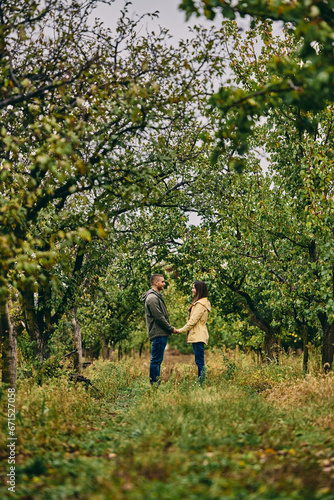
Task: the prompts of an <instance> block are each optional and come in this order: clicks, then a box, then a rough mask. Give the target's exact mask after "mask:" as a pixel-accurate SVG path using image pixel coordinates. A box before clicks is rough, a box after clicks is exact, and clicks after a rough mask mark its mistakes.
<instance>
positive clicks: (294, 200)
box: [178, 25, 334, 367]
mask: <svg viewBox="0 0 334 500" xmlns="http://www.w3.org/2000/svg"><path fill="white" fill-rule="evenodd" d="M230 27H231V28H230V29H233V25H230ZM234 29H236V27H234ZM261 34H262V36H264V37H265V41H266V43H265V44H264V49H263V50H262V51H261V55H260V56H256V55H255V54H254V51H253V50H252V46H254V43H255V42H256V37H257V36H258V35H261ZM234 39H235V43H236V45H237V46H239V47H242V50H240V51H239V53H238V52H237V51H236V50H231V68H233V69H234V72H235V77H236V81H237V82H238V84H239V85H241V86H246V87H247V86H248V85H249V82H252V80H253V79H254V80H255V79H257V80H259V81H263V80H265V79H266V78H267V77H268V75H269V73H268V71H267V67H268V64H270V59H271V54H273V53H276V52H278V51H279V52H285V53H288V54H289V56H290V57H291V58H293V57H296V54H295V53H294V39H293V38H290V37H287V39H286V40H285V41H283V40H281V39H278V40H274V39H273V38H272V37H271V36H270V32H269V33H268V26H264V27H258V31H256V30H252V31H251V32H250V33H247V34H246V36H245V37H243V40H242V41H241V40H240V35H238V32H237V31H235V37H234ZM250 84H251V83H250ZM301 113H302V110H301V109H299V108H296V107H294V106H284V107H281V109H280V110H279V111H277V110H271V112H270V113H268V119H267V121H266V122H265V123H264V124H263V125H259V124H258V126H257V130H256V132H254V133H256V136H255V138H254V140H253V141H250V145H251V146H252V148H253V149H254V150H255V145H261V146H262V147H263V149H264V151H265V152H266V153H267V155H268V162H269V166H268V169H269V172H268V173H266V172H263V171H262V169H261V167H260V165H259V160H258V158H257V157H256V156H255V155H250V154H249V155H248V159H247V165H246V166H245V168H244V170H243V172H242V173H241V174H239V173H237V172H236V171H235V169H233V168H231V166H232V167H233V166H237V165H238V163H237V160H238V155H236V154H235V153H236V151H235V150H234V149H233V147H232V148H230V150H229V156H227V157H226V158H220V160H219V161H218V162H217V163H216V164H215V166H212V165H209V164H208V163H207V165H206V166H205V164H203V166H202V182H201V183H200V186H198V187H197V190H198V191H197V194H196V190H195V191H194V193H193V195H192V199H193V200H194V204H195V205H197V209H198V212H199V213H200V214H201V216H202V219H203V227H202V228H201V229H197V230H196V232H195V234H194V236H193V237H192V236H191V235H190V238H189V235H188V236H187V241H186V242H185V244H184V253H185V254H188V255H189V258H190V260H191V261H193V260H195V262H196V264H195V266H193V267H194V269H193V270H192V271H193V273H194V275H195V276H196V277H197V278H198V277H200V273H202V275H204V276H206V279H208V280H209V281H211V286H212V288H213V290H212V293H213V295H214V296H215V298H216V297H217V295H218V296H220V297H218V304H219V303H224V301H225V302H227V304H229V305H230V312H239V314H240V311H242V310H244V311H245V312H246V313H247V314H248V316H249V318H250V319H251V321H252V323H253V324H255V325H257V326H258V327H259V328H261V329H262V330H263V331H264V332H265V333H266V336H265V342H266V343H267V347H268V350H267V354H269V351H270V349H271V347H270V346H272V341H273V340H274V336H280V335H282V333H283V332H284V331H289V330H290V331H291V330H292V331H299V332H300V334H301V335H303V338H304V351H305V360H306V359H307V343H308V340H307V334H308V335H310V336H314V334H315V332H317V331H319V330H320V331H321V332H322V359H323V364H324V366H325V367H330V366H331V364H332V362H333V341H334V339H333V314H332V310H333V293H334V292H333V249H332V238H333V233H332V229H331V228H332V224H333V202H332V196H331V191H332V185H333V178H332V176H333V173H332V149H333V143H332V137H331V128H332V119H333V110H332V107H331V106H328V107H327V109H326V110H325V111H323V112H321V113H320V112H319V113H318V114H317V116H316V119H317V121H318V123H319V127H318V130H317V132H316V133H315V134H314V136H313V137H310V136H309V134H307V133H305V132H301V131H300V129H299V128H298V127H297V126H296V122H295V116H298V115H299V114H301ZM233 158H235V159H234V160H233ZM204 178H205V179H206V182H205V184H204V182H203V179H204ZM198 193H200V194H198ZM193 232H194V231H193ZM190 256H191V257H190ZM187 262H188V261H187ZM189 266H191V263H190V262H189ZM178 271H179V267H178ZM180 272H183V273H184V272H185V269H183V270H182V271H180ZM188 274H189V271H188ZM182 278H183V280H184V279H185V276H182ZM182 278H181V279H182ZM188 279H194V277H192V278H191V277H188ZM222 285H223V287H222ZM225 287H226V288H227V289H228V290H229V292H232V295H231V294H230V293H226V288H225ZM216 300H217V299H216ZM273 334H274V335H273ZM305 365H306V361H305Z"/></svg>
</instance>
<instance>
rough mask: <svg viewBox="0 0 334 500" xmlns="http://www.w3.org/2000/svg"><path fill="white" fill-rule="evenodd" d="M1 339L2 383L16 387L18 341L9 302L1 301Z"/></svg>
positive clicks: (3, 299)
mask: <svg viewBox="0 0 334 500" xmlns="http://www.w3.org/2000/svg"><path fill="white" fill-rule="evenodd" d="M0 338H1V343H2V382H4V383H5V384H9V385H10V386H11V387H16V379H17V340H16V333H15V330H14V328H13V324H12V322H11V320H10V316H9V308H8V302H7V300H6V299H5V298H2V299H1V300H0Z"/></svg>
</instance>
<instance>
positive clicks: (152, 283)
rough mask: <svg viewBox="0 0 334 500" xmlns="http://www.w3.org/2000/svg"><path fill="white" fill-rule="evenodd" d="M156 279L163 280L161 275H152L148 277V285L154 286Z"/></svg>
mask: <svg viewBox="0 0 334 500" xmlns="http://www.w3.org/2000/svg"><path fill="white" fill-rule="evenodd" d="M157 278H163V275H162V274H152V276H151V277H150V283H151V285H154V283H155V282H156V281H157Z"/></svg>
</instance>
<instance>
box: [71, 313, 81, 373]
mask: <svg viewBox="0 0 334 500" xmlns="http://www.w3.org/2000/svg"><path fill="white" fill-rule="evenodd" d="M71 316H72V336H73V347H74V349H76V352H75V353H74V355H73V363H74V370H75V371H76V373H81V371H82V340H81V326H80V323H79V321H78V319H77V308H76V307H73V309H72V310H71Z"/></svg>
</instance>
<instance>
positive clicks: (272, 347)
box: [263, 328, 278, 363]
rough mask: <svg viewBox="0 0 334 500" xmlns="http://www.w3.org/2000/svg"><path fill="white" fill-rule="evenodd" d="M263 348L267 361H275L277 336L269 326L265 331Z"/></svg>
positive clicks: (276, 357)
mask: <svg viewBox="0 0 334 500" xmlns="http://www.w3.org/2000/svg"><path fill="white" fill-rule="evenodd" d="M263 350H264V354H265V357H266V362H267V363H272V362H273V361H275V363H277V359H278V356H277V336H276V332H275V331H274V330H272V329H271V328H270V329H269V331H268V332H267V333H266V335H265V337H264V342H263Z"/></svg>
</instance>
